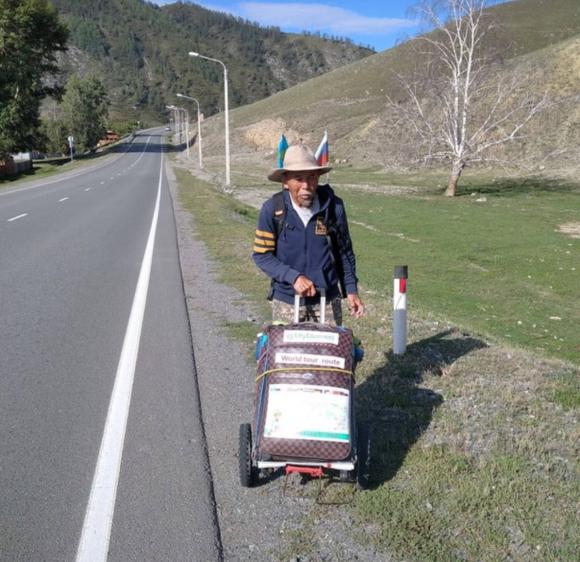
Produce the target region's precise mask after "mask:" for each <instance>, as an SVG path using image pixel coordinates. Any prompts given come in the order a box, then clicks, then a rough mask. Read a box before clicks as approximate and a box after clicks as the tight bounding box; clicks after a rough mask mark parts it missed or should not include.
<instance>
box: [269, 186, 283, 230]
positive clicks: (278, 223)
mask: <svg viewBox="0 0 580 562" xmlns="http://www.w3.org/2000/svg"><path fill="white" fill-rule="evenodd" d="M272 199H273V200H274V226H275V227H276V232H275V233H274V235H275V237H276V239H278V237H279V236H280V233H281V232H282V229H283V228H284V220H285V219H286V205H285V204H284V191H283V190H282V191H277V192H276V193H274V195H273V196H272Z"/></svg>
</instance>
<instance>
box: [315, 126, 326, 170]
mask: <svg viewBox="0 0 580 562" xmlns="http://www.w3.org/2000/svg"><path fill="white" fill-rule="evenodd" d="M314 156H315V157H316V161H317V162H318V165H319V166H326V165H327V164H328V161H329V159H330V155H329V153H328V131H324V136H323V137H322V140H321V141H320V144H319V145H318V148H317V149H316V153H315V155H314Z"/></svg>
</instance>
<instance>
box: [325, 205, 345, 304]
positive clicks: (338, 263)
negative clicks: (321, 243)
mask: <svg viewBox="0 0 580 562" xmlns="http://www.w3.org/2000/svg"><path fill="white" fill-rule="evenodd" d="M324 223H325V225H326V232H327V234H326V239H327V240H328V245H329V246H330V254H331V256H332V261H333V263H334V267H335V268H336V274H337V276H338V285H339V288H340V293H341V296H342V298H343V299H345V298H346V286H345V284H344V268H343V267H342V258H341V255H342V250H343V249H344V246H345V244H344V241H343V239H342V235H341V233H340V231H339V229H338V223H337V220H336V202H335V199H334V195H332V196H331V199H330V203H329V205H328V207H327V208H326V213H325V217H324Z"/></svg>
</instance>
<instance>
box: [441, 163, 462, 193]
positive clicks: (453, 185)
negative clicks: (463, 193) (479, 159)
mask: <svg viewBox="0 0 580 562" xmlns="http://www.w3.org/2000/svg"><path fill="white" fill-rule="evenodd" d="M463 168H465V162H464V161H463V160H456V161H455V162H453V169H452V170H451V175H450V176H449V183H448V184H447V189H446V190H445V193H444V195H445V196H446V197H455V194H456V193H457V184H458V182H459V176H461V172H463Z"/></svg>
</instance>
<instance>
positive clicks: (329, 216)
mask: <svg viewBox="0 0 580 562" xmlns="http://www.w3.org/2000/svg"><path fill="white" fill-rule="evenodd" d="M330 170H331V168H330V167H327V166H319V165H318V163H317V161H316V158H315V156H314V154H313V153H312V150H310V148H308V147H307V146H306V145H304V144H302V143H301V144H298V145H294V146H291V147H289V148H288V150H287V151H286V154H285V156H284V162H283V164H282V167H281V168H278V169H276V170H273V171H272V172H271V173H270V174H269V175H268V179H269V180H271V181H275V182H281V183H282V184H283V186H284V189H283V190H282V192H280V193H278V194H276V195H274V196H273V197H271V198H270V199H268V201H266V202H265V203H264V205H263V206H262V210H261V211H260V217H259V219H258V228H257V229H256V238H255V240H254V253H253V254H252V256H253V258H254V262H255V263H256V265H257V266H258V267H259V268H260V269H261V270H262V271H263V272H264V273H265V274H266V275H268V277H270V279H271V282H272V289H271V291H270V295H269V297H268V298H269V299H270V300H272V320H274V321H276V320H279V321H283V322H288V323H289V322H292V321H293V318H294V295H295V294H296V293H297V294H299V295H300V296H301V297H303V299H302V300H301V307H300V320H301V321H304V320H309V321H313V322H318V321H319V314H320V295H319V294H318V292H317V288H324V289H326V298H327V309H326V318H327V321H328V322H329V323H333V324H336V325H341V324H342V306H341V288H342V292H343V294H344V296H345V297H346V298H347V301H348V307H349V310H350V312H351V314H352V315H354V316H355V317H360V316H362V315H363V314H364V304H363V302H362V300H361V299H360V297H359V296H358V288H357V281H358V280H357V277H356V264H355V257H354V253H353V250H352V243H351V239H350V234H349V231H348V223H347V220H346V213H345V210H344V203H343V202H342V200H341V199H340V198H338V197H336V195H334V192H333V190H332V188H331V187H330V186H329V185H321V186H319V185H318V179H319V177H320V176H321V175H322V174H325V173H327V172H329V171H330Z"/></svg>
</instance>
